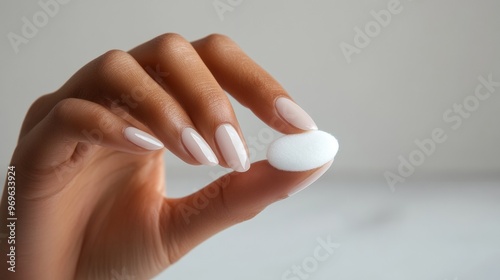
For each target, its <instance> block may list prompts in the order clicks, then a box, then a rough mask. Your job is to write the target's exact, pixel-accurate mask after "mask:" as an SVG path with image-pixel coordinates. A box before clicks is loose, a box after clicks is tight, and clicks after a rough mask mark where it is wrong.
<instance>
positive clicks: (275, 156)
mask: <svg viewBox="0 0 500 280" xmlns="http://www.w3.org/2000/svg"><path fill="white" fill-rule="evenodd" d="M338 150H339V143H338V141H337V139H335V137H333V136H332V135H331V134H329V133H327V132H324V131H320V130H313V131H308V132H304V133H300V134H289V135H284V136H282V137H280V138H278V139H276V140H275V141H274V142H272V143H271V145H269V147H268V149H267V160H268V161H269V163H270V164H271V165H272V166H274V167H275V168H277V169H279V170H284V171H306V170H311V169H314V168H318V167H320V166H322V165H324V164H325V163H328V162H329V161H331V160H333V159H334V158H335V155H336V154H337V151H338Z"/></svg>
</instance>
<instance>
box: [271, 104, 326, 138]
mask: <svg viewBox="0 0 500 280" xmlns="http://www.w3.org/2000/svg"><path fill="white" fill-rule="evenodd" d="M275 106H276V110H277V111H278V114H279V115H280V116H281V117H282V118H283V119H285V121H287V122H288V123H289V124H291V125H293V126H295V127H296V128H298V129H302V130H316V129H318V126H317V125H316V123H315V122H314V121H313V119H312V118H311V116H309V114H307V113H306V111H304V109H302V108H300V106H299V105H297V104H296V103H295V102H293V101H292V100H290V99H288V98H286V97H280V98H278V100H276V104H275Z"/></svg>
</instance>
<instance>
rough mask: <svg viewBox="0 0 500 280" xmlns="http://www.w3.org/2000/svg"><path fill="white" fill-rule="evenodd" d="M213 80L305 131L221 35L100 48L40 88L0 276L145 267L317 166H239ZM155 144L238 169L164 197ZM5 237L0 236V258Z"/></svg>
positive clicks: (229, 121)
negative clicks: (66, 76)
mask: <svg viewBox="0 0 500 280" xmlns="http://www.w3.org/2000/svg"><path fill="white" fill-rule="evenodd" d="M224 90H226V91H227V92H229V93H230V94H231V95H232V96H233V97H234V98H235V99H236V100H238V101H239V102H240V103H241V104H243V105H244V106H246V107H248V108H249V109H250V110H252V112H253V113H254V114H255V115H256V116H258V117H259V118H260V119H261V120H262V121H264V122H265V123H266V124H268V125H269V126H270V127H272V128H274V129H276V130H278V131H280V132H282V133H286V134H289V133H299V132H302V131H304V130H310V129H316V125H315V124H314V122H313V121H312V119H311V118H310V117H309V116H308V115H307V114H306V113H305V112H304V111H303V110H302V109H300V107H298V106H297V105H296V104H295V103H293V101H291V98H290V97H289V96H288V94H287V93H286V92H285V90H283V88H282V87H281V86H280V85H279V84H278V83H277V82H276V81H275V80H274V79H273V78H272V77H271V76H270V75H269V74H268V73H267V72H265V71H264V70H263V69H262V68H260V67H259V66H258V65H257V64H256V63H254V62H253V61H252V60H251V59H250V58H249V57H248V56H247V55H246V54H245V53H244V52H243V51H242V50H241V49H240V48H239V47H238V46H237V45H236V44H235V43H234V42H233V41H231V40H230V39H229V38H227V37H225V36H222V35H210V36H208V37H206V38H203V39H201V40H199V41H196V42H193V43H189V42H188V41H186V40H185V39H184V38H182V37H181V36H179V35H176V34H165V35H162V36H159V37H157V38H155V39H153V40H151V41H149V42H146V43H144V44H143V45H140V46H138V47H136V48H135V49H133V50H131V51H129V52H123V51H117V50H114V51H109V52H107V53H105V54H103V55H102V56H100V57H98V58H97V59H95V60H93V61H91V62H90V63H89V64H87V65H86V66H84V67H83V68H82V69H80V70H79V71H78V72H77V73H76V74H75V75H74V76H73V77H72V78H71V79H70V80H69V81H68V82H67V83H66V84H65V85H64V86H62V87H61V88H60V89H59V90H57V91H56V92H54V93H51V94H48V95H45V96H42V97H41V98H39V99H38V100H37V101H36V102H35V103H34V104H33V105H32V106H31V108H30V110H29V112H28V114H27V116H26V119H25V121H24V123H23V127H22V130H21V134H20V137H19V141H18V145H17V147H16V150H15V152H14V155H13V157H12V161H11V163H12V165H14V166H16V184H17V188H16V193H15V199H16V216H17V221H16V243H15V253H16V267H15V270H16V272H15V273H12V272H9V271H7V269H6V268H5V269H2V271H1V272H0V276H2V277H0V278H2V279H51V280H53V279H112V277H113V275H114V274H116V273H121V272H122V271H123V270H126V271H127V273H128V274H130V275H133V276H134V277H135V278H134V279H146V278H150V277H153V276H154V275H156V274H158V273H160V272H161V271H162V270H164V269H165V268H167V267H168V266H169V265H171V264H173V263H174V262H175V261H177V260H178V259H179V258H181V257H182V256H183V255H184V254H186V253H187V252H188V251H189V250H191V249H192V248H193V247H195V246H196V245H197V244H199V243H200V242H203V241H204V240H205V239H207V238H209V237H210V236H211V235H213V234H215V233H217V232H219V231H221V230H223V229H225V228H227V227H229V226H231V225H234V224H236V223H239V222H241V221H245V220H247V219H249V218H252V217H254V216H255V215H256V214H257V213H259V212H260V211H262V210H263V209H264V208H265V207H266V206H267V205H269V204H271V203H273V202H275V201H277V200H280V199H282V198H285V197H287V196H288V195H289V194H290V193H292V192H294V191H295V190H297V188H302V187H304V186H305V185H307V184H308V183H310V182H311V181H312V180H314V179H317V177H319V175H321V174H322V172H324V171H325V168H327V166H325V167H323V168H319V169H316V170H312V171H307V172H284V171H279V170H276V169H275V168H273V167H271V166H270V165H269V164H268V163H267V161H261V162H257V163H253V164H252V166H251V167H250V163H249V159H248V155H247V149H246V145H245V141H244V140H243V137H242V134H241V130H240V127H239V124H238V121H237V119H236V117H235V115H234V112H233V109H232V107H231V104H230V102H229V100H228V97H227V96H226V93H225V92H224ZM163 146H165V147H166V148H167V149H168V150H170V151H171V152H172V153H174V154H175V155H177V156H178V157H179V158H181V159H182V160H183V161H185V162H187V163H189V164H194V165H196V164H206V165H216V164H220V165H222V166H225V167H229V168H232V169H233V170H235V171H237V172H233V173H230V174H227V175H225V176H223V177H221V178H219V179H218V180H216V181H214V182H213V183H211V184H210V185H208V186H206V187H205V188H204V189H201V190H200V191H198V192H196V193H193V194H192V195H189V196H187V197H184V198H180V199H173V198H167V197H166V196H165V193H164V189H165V181H164V162H163V151H164V149H163ZM247 170H248V171H247ZM6 190H7V188H5V190H4V195H3V199H2V207H1V214H0V215H1V217H0V218H1V219H2V221H5V220H6V217H7V216H6V215H7V201H6ZM1 230H2V232H5V231H6V229H5V228H2V229H1ZM10 246H11V245H9V244H7V243H6V242H3V241H2V242H1V253H2V256H3V261H2V263H3V265H6V262H7V260H8V258H7V256H6V254H7V253H8V252H9V249H10Z"/></svg>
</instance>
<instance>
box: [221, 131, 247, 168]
mask: <svg viewBox="0 0 500 280" xmlns="http://www.w3.org/2000/svg"><path fill="white" fill-rule="evenodd" d="M215 140H216V141H217V145H218V146H219V149H220V151H221V153H222V156H223V157H224V159H225V160H226V162H227V164H228V165H229V167H231V168H232V169H233V170H234V171H238V172H245V171H247V170H248V169H249V168H250V160H249V159H248V154H247V151H246V149H245V145H244V144H243V141H241V138H240V136H239V134H238V132H237V131H236V129H234V127H233V126H232V125H230V124H223V125H221V126H219V127H218V128H217V130H216V131H215Z"/></svg>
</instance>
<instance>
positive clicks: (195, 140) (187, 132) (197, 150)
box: [181, 127, 219, 166]
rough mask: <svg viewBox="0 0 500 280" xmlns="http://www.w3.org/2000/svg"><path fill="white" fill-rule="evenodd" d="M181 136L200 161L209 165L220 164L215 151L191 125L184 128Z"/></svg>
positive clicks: (188, 148) (187, 147) (192, 153)
mask: <svg viewBox="0 0 500 280" xmlns="http://www.w3.org/2000/svg"><path fill="white" fill-rule="evenodd" d="M181 138H182V143H183V144H184V146H185V147H186V149H187V150H188V151H189V153H191V155H192V156H193V157H194V158H195V159H196V160H197V161H198V162H199V163H201V164H204V165H208V166H214V165H217V164H219V160H217V157H216V156H215V153H214V152H213V151H212V149H211V148H210V146H209V145H208V144H207V142H206V141H205V139H203V137H201V135H200V134H198V132H196V130H194V129H192V128H191V127H186V128H184V129H183V130H182V135H181Z"/></svg>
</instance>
